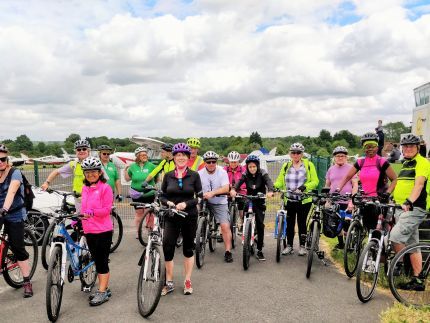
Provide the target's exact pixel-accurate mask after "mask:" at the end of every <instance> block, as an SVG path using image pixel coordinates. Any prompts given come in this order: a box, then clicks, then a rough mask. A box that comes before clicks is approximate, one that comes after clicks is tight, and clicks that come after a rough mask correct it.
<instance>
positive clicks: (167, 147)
mask: <svg viewBox="0 0 430 323" xmlns="http://www.w3.org/2000/svg"><path fill="white" fill-rule="evenodd" d="M161 149H163V150H164V151H172V149H173V145H172V144H162V145H161Z"/></svg>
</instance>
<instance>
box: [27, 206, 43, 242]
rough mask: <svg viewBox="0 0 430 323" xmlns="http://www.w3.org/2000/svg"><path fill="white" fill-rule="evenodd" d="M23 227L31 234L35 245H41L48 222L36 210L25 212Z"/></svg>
mask: <svg viewBox="0 0 430 323" xmlns="http://www.w3.org/2000/svg"><path fill="white" fill-rule="evenodd" d="M24 225H25V227H26V228H28V229H30V230H31V231H32V232H33V234H34V236H35V238H36V241H37V244H38V245H41V244H42V241H43V238H44V236H45V233H46V230H47V229H48V227H49V221H48V218H47V217H46V216H45V214H44V213H42V212H39V211H37V210H29V211H27V219H26V220H25V221H24Z"/></svg>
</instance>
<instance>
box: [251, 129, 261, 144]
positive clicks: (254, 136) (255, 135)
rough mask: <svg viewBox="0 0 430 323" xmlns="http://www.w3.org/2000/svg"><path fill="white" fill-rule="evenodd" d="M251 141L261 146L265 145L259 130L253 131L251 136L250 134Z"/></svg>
mask: <svg viewBox="0 0 430 323" xmlns="http://www.w3.org/2000/svg"><path fill="white" fill-rule="evenodd" d="M249 143H250V144H252V143H256V144H259V145H260V147H262V146H263V140H262V139H261V136H260V134H259V133H258V132H257V131H254V132H252V133H251V136H249Z"/></svg>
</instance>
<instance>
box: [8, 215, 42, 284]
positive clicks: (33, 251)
mask: <svg viewBox="0 0 430 323" xmlns="http://www.w3.org/2000/svg"><path fill="white" fill-rule="evenodd" d="M24 237H25V238H26V240H27V241H29V242H30V243H28V242H26V243H25V250H26V251H27V252H28V254H29V258H28V261H29V266H30V275H29V278H30V279H31V278H32V277H33V275H34V272H35V271H36V267H37V256H38V249H37V240H36V238H35V236H34V235H33V233H32V232H31V230H29V229H28V228H24ZM0 274H3V278H4V280H5V281H6V283H7V284H8V285H9V286H11V287H13V288H21V287H22V285H23V284H24V278H23V276H22V272H21V268H20V267H19V265H18V260H17V259H16V256H15V254H14V253H13V251H12V250H11V248H10V245H9V238H8V235H7V234H6V232H5V230H4V223H3V219H2V218H1V217H0Z"/></svg>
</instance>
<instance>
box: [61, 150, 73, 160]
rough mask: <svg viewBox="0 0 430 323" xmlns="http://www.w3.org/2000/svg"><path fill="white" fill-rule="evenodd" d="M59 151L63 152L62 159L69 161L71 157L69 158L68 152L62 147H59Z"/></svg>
mask: <svg viewBox="0 0 430 323" xmlns="http://www.w3.org/2000/svg"><path fill="white" fill-rule="evenodd" d="M61 151H62V152H63V158H64V160H65V161H66V162H68V161H70V160H71V158H70V156H69V154H68V153H67V151H66V150H65V149H64V148H62V147H61Z"/></svg>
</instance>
